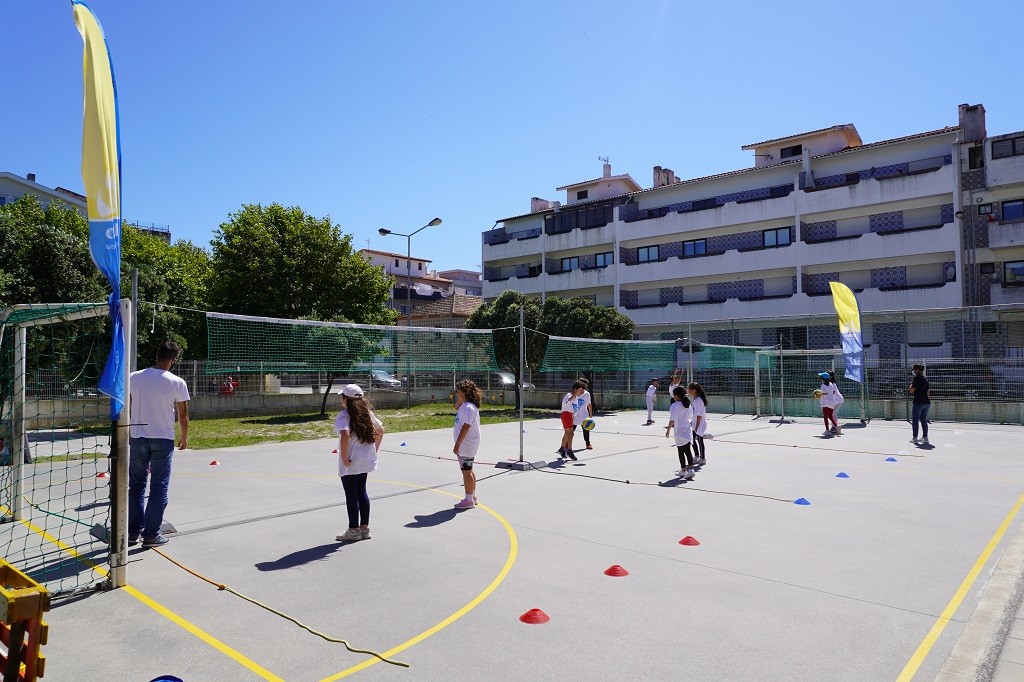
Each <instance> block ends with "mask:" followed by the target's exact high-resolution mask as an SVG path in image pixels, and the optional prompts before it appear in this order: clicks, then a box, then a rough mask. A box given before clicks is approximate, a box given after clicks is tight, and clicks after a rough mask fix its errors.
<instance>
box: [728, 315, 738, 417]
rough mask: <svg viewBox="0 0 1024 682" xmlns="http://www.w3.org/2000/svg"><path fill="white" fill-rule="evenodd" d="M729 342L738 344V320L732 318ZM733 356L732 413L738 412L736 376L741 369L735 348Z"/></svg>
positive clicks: (730, 320)
mask: <svg viewBox="0 0 1024 682" xmlns="http://www.w3.org/2000/svg"><path fill="white" fill-rule="evenodd" d="M729 343H730V344H732V345H733V346H735V345H736V320H734V319H731V318H730V319H729ZM732 357H733V363H732V378H733V384H732V390H731V391H729V392H730V393H732V413H733V414H736V386H737V385H738V384H739V382H738V381H736V378H737V377H738V376H739V369H738V368H737V367H736V362H735V359H736V349H735V348H733V350H732Z"/></svg>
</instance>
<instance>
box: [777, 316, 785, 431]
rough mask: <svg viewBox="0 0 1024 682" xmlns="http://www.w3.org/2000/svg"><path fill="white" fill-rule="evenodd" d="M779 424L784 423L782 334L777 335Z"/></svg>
mask: <svg viewBox="0 0 1024 682" xmlns="http://www.w3.org/2000/svg"><path fill="white" fill-rule="evenodd" d="M779 405H780V408H779V412H780V415H779V423H780V424H785V423H786V366H785V359H784V356H783V355H782V333H781V332H780V333H779Z"/></svg>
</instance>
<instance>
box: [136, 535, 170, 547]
mask: <svg viewBox="0 0 1024 682" xmlns="http://www.w3.org/2000/svg"><path fill="white" fill-rule="evenodd" d="M168 542H170V540H168V539H167V538H165V537H164V536H163V535H157V536H156V537H155V538H143V539H142V546H143V547H159V546H160V545H166V544H167V543H168Z"/></svg>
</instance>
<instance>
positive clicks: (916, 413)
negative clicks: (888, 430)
mask: <svg viewBox="0 0 1024 682" xmlns="http://www.w3.org/2000/svg"><path fill="white" fill-rule="evenodd" d="M910 393H911V395H913V396H914V405H913V420H912V421H911V428H913V430H914V437H913V438H911V439H910V442H911V443H914V444H917V443H919V442H920V443H921V444H922V445H928V410H930V409H931V407H932V401H931V398H929V397H928V380H927V379H925V377H924V365H914V380H913V381H911V382H910ZM918 426H920V427H921V435H922V436H923V438H921V440H920V441H918V440H917V427H918Z"/></svg>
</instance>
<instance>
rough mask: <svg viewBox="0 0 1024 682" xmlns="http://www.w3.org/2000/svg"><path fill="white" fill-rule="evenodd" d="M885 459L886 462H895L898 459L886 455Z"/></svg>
mask: <svg viewBox="0 0 1024 682" xmlns="http://www.w3.org/2000/svg"><path fill="white" fill-rule="evenodd" d="M885 461H886V462H895V461H897V460H896V458H895V457H886V458H885Z"/></svg>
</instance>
